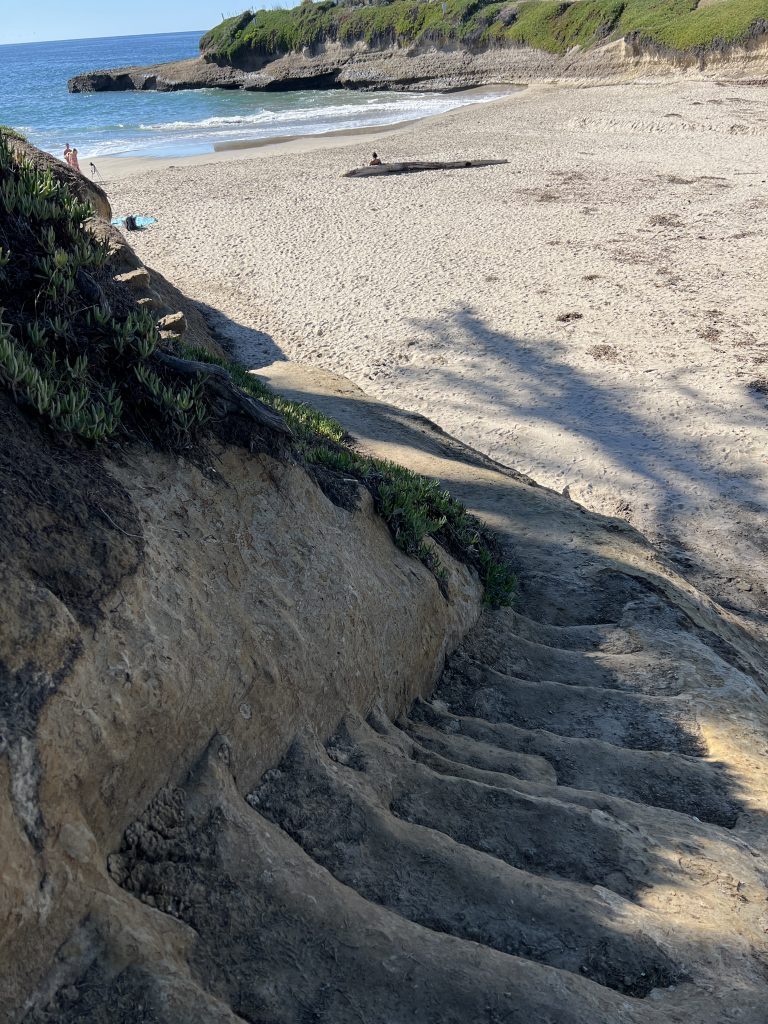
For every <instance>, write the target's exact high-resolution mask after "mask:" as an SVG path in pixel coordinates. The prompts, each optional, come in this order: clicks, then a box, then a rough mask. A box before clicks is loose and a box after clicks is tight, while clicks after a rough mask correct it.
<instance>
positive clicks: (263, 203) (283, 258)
mask: <svg viewBox="0 0 768 1024" xmlns="http://www.w3.org/2000/svg"><path fill="white" fill-rule="evenodd" d="M767 135H768V93H766V90H765V89H764V88H761V87H750V86H739V85H733V84H727V85H722V86H721V85H718V84H717V83H714V82H674V83H672V82H668V83H664V84H649V85H638V84H633V85H622V86H613V87H611V88H586V89H574V90H569V89H562V88H553V87H542V86H536V87H532V88H531V89H529V90H527V91H526V92H525V93H521V94H518V95H516V96H514V97H511V98H509V99H506V100H504V101H501V102H498V103H493V104H487V105H484V106H476V107H472V108H469V109H465V110H461V111H458V112H454V113H453V114H450V115H447V116H445V117H443V118H439V119H436V120H432V121H429V122H423V123H421V124H419V125H418V126H415V127H412V128H408V129H401V130H398V131H397V132H396V133H394V134H392V135H391V136H378V138H377V140H376V148H377V149H379V150H380V151H382V153H383V155H384V157H385V159H399V158H402V159H426V158H429V159H450V158H452V157H453V158H455V157H456V156H457V155H461V156H462V157H466V158H467V159H479V158H483V157H500V158H502V157H503V158H507V159H508V160H509V161H510V163H509V164H508V165H507V166H501V167H490V168H487V169H483V170H472V171H454V172H451V173H443V172H441V173H438V174H435V175H426V174H425V175H418V176H413V177H408V178H407V179H402V178H401V179H395V180H375V181H354V180H352V181H350V180H342V179H341V178H340V175H341V173H342V172H343V171H344V170H347V169H348V168H349V167H351V166H354V165H355V164H356V163H360V162H362V161H363V160H364V159H365V158H366V156H367V152H368V148H369V146H368V144H367V141H358V140H356V139H354V140H352V141H351V142H350V140H346V139H344V140H334V143H335V145H334V146H333V147H332V148H331V147H328V146H323V145H322V144H320V145H318V143H317V142H315V143H310V144H309V145H308V146H307V147H306V151H305V152H297V151H296V150H297V149H298V148H300V146H299V145H298V144H296V143H292V144H290V146H288V147H285V148H284V149H280V148H278V149H277V150H275V151H268V150H256V151H254V155H255V156H256V155H257V156H258V159H250V158H248V157H246V158H244V159H232V158H231V157H232V155H231V154H227V156H228V157H230V159H227V160H226V161H221V162H208V161H206V160H205V159H204V158H201V160H198V161H197V162H193V163H192V165H189V162H187V165H186V166H184V167H175V168H168V167H167V166H162V170H161V169H159V167H158V166H151V165H150V166H151V170H149V172H148V173H144V172H143V170H142V165H137V166H135V167H134V168H132V173H131V174H130V175H128V176H127V177H122V178H120V179H119V180H115V181H114V183H113V185H112V187H111V188H110V189H109V191H110V193H111V197H112V199H113V204H114V206H115V208H116V210H117V212H128V211H134V212H142V213H143V212H150V213H152V214H154V215H156V216H157V217H158V218H159V221H160V223H159V225H158V227H157V228H155V229H153V230H152V231H150V232H147V233H146V234H143V235H137V236H134V237H135V238H136V240H137V250H138V252H139V254H140V255H141V256H142V258H145V259H146V260H147V262H149V263H151V264H153V265H154V266H156V267H158V268H159V269H160V270H162V271H163V272H164V273H166V274H167V275H168V276H169V277H171V278H172V279H173V280H174V281H175V282H176V283H178V284H179V286H180V287H182V288H183V289H184V290H185V291H187V292H188V293H190V294H191V295H192V296H194V297H195V298H197V299H199V300H200V301H201V302H204V303H206V304H207V305H209V306H211V307H212V308H214V309H216V310H220V311H221V314H222V315H220V316H218V318H217V319H218V323H219V326H220V327H221V328H222V329H223V330H224V331H225V332H226V333H227V334H228V336H229V337H230V338H231V340H232V342H233V343H234V346H235V349H236V350H237V352H238V354H239V356H240V358H242V359H243V360H244V361H246V362H248V363H250V364H251V365H253V366H259V365H263V364H267V363H270V362H272V361H273V360H274V359H275V358H281V357H283V358H288V359H292V360H300V361H304V362H309V363H314V364H316V365H320V366H322V367H324V368H327V369H332V370H334V371H336V372H340V373H343V374H346V375H348V376H349V377H351V378H352V379H353V380H354V381H356V382H357V383H358V384H360V385H361V386H362V387H363V388H364V389H365V390H366V391H368V392H370V393H372V394H374V395H376V396H378V397H381V398H386V399H390V400H393V401H395V402H396V403H397V404H399V405H402V406H405V407H407V408H409V409H411V410H414V411H418V412H421V413H424V414H426V415H428V416H429V417H431V418H432V419H434V420H436V421H437V422H438V423H439V424H440V425H441V426H442V427H444V428H445V429H447V430H449V431H451V432H452V433H454V434H456V435H458V436H459V437H461V438H462V439H463V440H465V441H466V442H468V443H469V444H471V445H473V446H475V447H477V448H479V449H480V450H482V451H484V452H485V453H487V454H490V455H492V456H493V457H494V458H496V459H498V460H500V461H502V462H505V463H507V464H510V465H513V466H515V467H516V468H518V469H520V470H522V471H523V472H526V473H528V474H530V475H531V476H533V477H534V478H535V479H537V480H538V481H539V482H541V483H544V484H546V485H549V486H551V487H553V488H555V489H557V490H563V489H564V488H568V493H570V496H571V497H572V498H574V499H575V500H576V501H579V502H581V503H583V504H584V505H586V506H587V507H589V508H591V509H595V510H598V511H601V512H606V513H610V514H616V515H620V516H623V517H624V518H626V519H628V520H629V521H631V522H632V523H633V524H634V525H635V526H637V527H639V528H640V529H641V530H643V531H645V532H646V533H648V534H650V535H651V536H652V537H653V538H654V539H656V540H659V541H660V542H661V543H662V544H663V545H664V546H665V547H666V549H667V551H668V552H670V553H671V554H672V555H673V556H675V557H677V558H678V559H679V560H680V563H681V565H682V566H683V567H684V569H685V571H686V573H687V574H689V575H691V574H693V575H694V576H695V577H696V579H697V582H698V583H699V585H701V586H703V587H704V588H705V589H706V590H707V591H709V592H710V593H712V594H714V595H715V596H716V597H717V598H718V600H720V601H722V602H725V603H727V604H732V605H733V606H735V607H737V608H739V609H741V610H743V611H745V612H747V613H748V614H751V615H755V614H756V615H757V616H758V618H761V614H762V613H763V612H764V611H765V609H766V607H768V593H767V592H766V578H767V576H768V573H767V572H766V570H767V568H768V559H767V558H766V551H768V531H767V530H766V526H765V515H764V510H765V506H766V497H767V496H768V494H767V492H768V463H767V462H766V451H768V431H766V427H765V416H766V396H765V394H763V393H761V392H760V391H759V390H755V389H754V388H750V384H751V383H752V382H755V381H758V382H759V381H760V379H761V378H762V379H765V377H766V375H768V311H767V310H766V304H765V298H764V275H765V268H766V265H768V260H767V258H766V257H767V256H768V243H767V242H766V230H765V228H766V221H767V220H768V169H767V168H766V164H765V151H766V136H767ZM238 156H239V154H238ZM143 166H144V167H145V168H146V165H143Z"/></svg>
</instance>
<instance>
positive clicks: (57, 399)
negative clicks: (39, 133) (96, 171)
mask: <svg viewBox="0 0 768 1024" xmlns="http://www.w3.org/2000/svg"><path fill="white" fill-rule="evenodd" d="M8 134H9V133H5V132H0V380H2V381H3V382H4V383H5V384H6V386H7V387H9V388H10V389H11V390H12V391H13V393H14V396H15V397H16V399H17V401H19V402H20V403H21V404H22V405H26V406H30V407H32V408H33V409H34V410H35V411H36V412H37V413H38V414H39V415H40V416H42V417H43V418H44V419H45V420H47V421H48V422H49V423H50V424H51V425H52V426H53V427H54V428H55V429H56V430H57V431H58V432H61V433H64V434H73V435H78V436H80V437H82V438H86V439H88V440H91V441H102V440H105V439H107V438H110V437H115V436H117V435H118V434H120V433H124V432H133V433H138V434H142V435H145V436H146V435H153V436H160V435H168V434H170V435H171V436H173V437H174V438H175V439H176V440H183V439H185V438H188V437H190V436H191V435H192V434H193V433H194V432H195V430H196V428H197V427H199V426H200V425H201V424H202V423H203V422H204V421H205V419H206V418H207V413H206V410H205V406H204V403H203V402H202V399H201V388H200V385H199V383H192V384H189V383H188V382H186V383H180V382H178V381H174V380H173V379H172V375H169V374H168V373H165V372H163V371H162V370H161V369H160V368H156V367H155V366H154V364H153V363H151V362H150V359H151V356H152V355H153V353H154V352H155V349H156V348H157V346H158V342H159V336H158V332H157V329H156V327H155V324H154V321H153V320H152V317H151V316H150V315H149V314H148V313H147V312H145V311H143V310H138V309H135V308H134V309H126V310H125V311H123V313H119V312H117V310H116V309H113V308H112V307H111V306H110V304H109V302H108V301H107V299H106V297H105V294H104V291H103V289H102V285H101V283H100V282H101V281H102V280H103V279H104V278H105V272H104V264H105V262H106V260H107V249H106V246H104V245H103V244H100V243H98V242H97V241H96V240H95V239H94V238H93V236H92V235H91V233H90V232H89V231H88V230H87V229H86V227H85V223H86V221H87V220H88V219H89V218H90V217H92V216H93V210H92V209H91V208H90V206H88V205H87V204H86V203H83V202H81V201H80V200H79V199H78V198H77V196H75V195H74V194H73V193H72V192H71V191H69V189H67V188H66V187H65V186H64V185H63V184H62V183H61V182H60V181H57V180H55V178H54V177H53V174H52V172H51V171H50V170H44V169H41V168H39V167H36V166H35V165H34V164H33V163H32V162H30V161H28V160H26V159H19V158H18V157H17V156H16V154H15V153H14V150H13V148H12V142H10V141H9V140H8V138H7V137H6V136H7V135H8ZM11 138H13V137H11Z"/></svg>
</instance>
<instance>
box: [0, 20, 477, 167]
mask: <svg viewBox="0 0 768 1024" xmlns="http://www.w3.org/2000/svg"><path fill="white" fill-rule="evenodd" d="M201 35H202V32H180V33H174V34H170V35H148V36H120V37H116V38H109V39H75V40H68V41H65V42H51V43H19V44H6V45H4V46H0V124H7V125H10V126H11V127H13V128H16V129H18V130H19V131H22V132H24V134H25V135H27V137H28V138H29V139H30V141H31V142H34V143H35V145H37V146H39V147H40V148H41V149H45V150H48V151H49V152H51V153H56V154H57V155H59V154H60V153H61V151H62V149H63V148H64V144H65V143H67V142H69V143H70V145H72V146H76V147H77V149H78V150H79V154H80V158H81V160H82V159H86V160H87V159H88V158H90V157H97V156H121V155H131V156H139V155H140V156H183V155H186V154H193V153H205V152H210V151H211V150H212V149H213V148H214V146H215V145H216V144H217V143H224V142H233V141H239V140H258V139H264V138H271V137H273V136H280V135H314V134H317V133H320V132H326V131H332V130H336V129H339V128H361V127H365V126H369V125H370V126H373V125H381V124H390V123H393V122H395V121H405V120H410V119H412V118H418V117H424V116H425V115H428V114H439V113H443V112H445V111H447V110H452V109H454V108H455V107H457V106H461V105H462V104H464V103H466V102H467V101H468V100H467V97H466V96H461V95H457V94H452V95H440V94H438V93H429V94H413V93H392V92H386V93H371V92H348V91H346V90H340V89H339V90H331V91H293V92H284V93H280V92H270V93H244V92H228V91H224V90H221V89H201V90H190V91H187V92H175V93H154V92H139V93H131V92H127V93H121V92H116V93H92V94H88V93H86V94H82V93H81V94H76V95H70V94H69V93H68V92H67V80H68V79H69V78H71V77H72V76H73V75H76V74H79V73H81V72H83V71H93V70H95V69H97V68H114V67H120V66H123V65H128V64H155V63H160V62H161V61H170V60H182V59H183V58H186V57H193V56H194V55H195V54H196V53H197V47H198V41H199V39H200V36H201Z"/></svg>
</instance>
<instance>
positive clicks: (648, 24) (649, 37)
mask: <svg viewBox="0 0 768 1024" xmlns="http://www.w3.org/2000/svg"><path fill="white" fill-rule="evenodd" d="M697 3H698V0H575V2H570V3H560V2H556V0H522V2H516V0H512V2H507V3H503V2H502V3H500V2H498V0H447V2H446V4H445V12H443V4H442V3H441V2H439V0H393V2H391V3H383V4H375V5H371V6H364V7H351V6H349V5H347V4H344V3H334V2H333V0H324V2H322V3H311V2H310V3H303V4H300V5H299V6H298V7H294V8H292V9H290V10H258V11H255V12H249V11H247V12H245V13H243V14H242V15H240V16H238V17H236V18H228V19H227V20H225V21H224V22H222V23H221V24H220V25H218V26H216V28H214V29H212V30H211V31H210V32H208V33H207V34H206V35H205V36H203V38H202V40H201V42H200V46H201V49H202V50H203V52H204V53H205V54H206V55H208V56H210V57H212V58H214V59H218V60H224V61H231V62H233V63H235V64H237V63H238V62H239V61H240V62H242V61H247V59H248V56H249V54H254V55H258V56H261V57H275V56H277V55H279V54H284V53H289V52H291V51H297V50H301V49H302V48H303V47H305V46H308V47H311V46H313V45H315V44H316V43H319V42H321V41H326V40H338V41H340V42H342V43H353V42H357V41H364V42H366V43H367V44H368V45H369V46H373V47H377V46H378V47H381V46H390V45H395V44H397V45H401V46H403V45H405V46H411V45H419V44H422V45H429V44H434V45H441V44H447V43H461V44H462V45H465V46H467V47H470V48H471V47H476V48H484V47H488V46H508V45H525V46H531V47H534V48H536V49H540V50H546V51H548V52H550V53H564V52H566V51H567V50H568V49H570V48H571V47H573V46H581V47H582V48H587V47H590V46H594V45H597V44H599V43H602V42H607V41H609V40H611V39H619V38H621V37H624V36H628V35H636V37H637V38H639V39H640V40H643V41H646V42H648V43H652V44H656V45H658V46H660V47H663V48H665V49H669V50H674V51H678V52H681V53H683V52H688V53H691V52H694V53H695V52H700V51H704V50H710V49H712V50H714V49H717V48H718V47H720V46H723V45H728V44H732V43H737V42H739V41H744V40H747V39H748V38H750V36H751V35H753V34H756V33H757V32H759V31H766V30H768V0H718V2H716V3H714V4H712V5H710V6H708V7H702V8H701V9H697Z"/></svg>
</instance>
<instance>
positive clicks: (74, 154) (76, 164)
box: [69, 149, 83, 174]
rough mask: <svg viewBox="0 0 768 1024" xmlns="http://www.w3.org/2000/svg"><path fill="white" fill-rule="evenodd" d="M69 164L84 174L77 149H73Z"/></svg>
mask: <svg viewBox="0 0 768 1024" xmlns="http://www.w3.org/2000/svg"><path fill="white" fill-rule="evenodd" d="M69 166H70V167H74V169H75V170H76V171H77V172H78V173H79V174H82V173H83V172H82V171H81V170H80V162H79V161H78V159H77V150H76V149H73V150H72V152H71V153H70V154H69Z"/></svg>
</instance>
